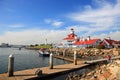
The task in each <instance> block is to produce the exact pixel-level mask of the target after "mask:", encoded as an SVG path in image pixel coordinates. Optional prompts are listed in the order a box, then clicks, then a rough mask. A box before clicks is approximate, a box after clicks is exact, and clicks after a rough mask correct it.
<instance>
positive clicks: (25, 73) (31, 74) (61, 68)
mask: <svg viewBox="0 0 120 80" xmlns="http://www.w3.org/2000/svg"><path fill="white" fill-rule="evenodd" d="M58 58H62V57H58ZM64 59H66V60H69V59H67V58H64ZM111 59H112V60H114V59H120V56H118V57H113V58H111ZM105 60H106V59H99V60H92V61H78V62H77V65H74V64H73V63H70V64H64V65H57V66H54V67H53V69H49V67H43V68H34V69H28V70H22V71H16V72H14V76H13V77H8V76H7V73H4V74H0V80H33V79H35V78H38V77H39V78H42V77H47V76H50V75H55V74H58V73H66V72H69V71H73V70H78V69H81V68H83V67H86V66H89V63H90V64H92V63H97V62H100V61H105ZM70 61H72V60H70ZM84 63H88V64H84ZM38 69H40V70H42V73H43V74H42V75H41V76H37V75H35V72H36V70H38Z"/></svg>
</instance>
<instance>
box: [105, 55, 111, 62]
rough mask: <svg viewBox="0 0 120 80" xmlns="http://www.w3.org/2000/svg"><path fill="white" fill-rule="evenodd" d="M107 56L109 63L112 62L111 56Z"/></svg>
mask: <svg viewBox="0 0 120 80" xmlns="http://www.w3.org/2000/svg"><path fill="white" fill-rule="evenodd" d="M106 58H107V63H110V62H111V56H110V55H108V56H107V57H106Z"/></svg>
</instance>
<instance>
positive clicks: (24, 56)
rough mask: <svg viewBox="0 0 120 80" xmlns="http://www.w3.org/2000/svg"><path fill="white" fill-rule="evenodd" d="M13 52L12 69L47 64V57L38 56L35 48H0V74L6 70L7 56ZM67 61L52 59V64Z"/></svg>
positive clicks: (17, 69) (16, 69)
mask: <svg viewBox="0 0 120 80" xmlns="http://www.w3.org/2000/svg"><path fill="white" fill-rule="evenodd" d="M10 54H13V55H14V57H15V59H14V70H15V71H19V70H25V69H32V68H41V67H46V66H49V57H40V56H39V54H38V51H37V50H27V49H21V50H19V49H18V48H0V74H2V73H6V72H7V66H8V57H9V55H10ZM67 63H70V62H68V61H64V60H60V59H56V58H54V59H53V64H54V65H60V64H67Z"/></svg>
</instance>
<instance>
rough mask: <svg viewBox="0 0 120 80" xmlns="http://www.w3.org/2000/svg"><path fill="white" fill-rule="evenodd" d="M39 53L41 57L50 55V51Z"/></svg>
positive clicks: (45, 50) (43, 50) (42, 50)
mask: <svg viewBox="0 0 120 80" xmlns="http://www.w3.org/2000/svg"><path fill="white" fill-rule="evenodd" d="M38 52H39V56H45V57H48V56H49V55H50V51H49V50H47V49H40V50H39V51H38Z"/></svg>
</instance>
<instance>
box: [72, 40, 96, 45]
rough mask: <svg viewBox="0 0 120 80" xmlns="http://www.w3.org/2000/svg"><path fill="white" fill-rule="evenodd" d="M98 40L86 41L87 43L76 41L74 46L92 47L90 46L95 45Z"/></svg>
mask: <svg viewBox="0 0 120 80" xmlns="http://www.w3.org/2000/svg"><path fill="white" fill-rule="evenodd" d="M97 40H98V39H91V40H85V41H76V42H75V43H74V44H75V45H83V44H86V45H90V44H94V43H95V42H96V41H97Z"/></svg>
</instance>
